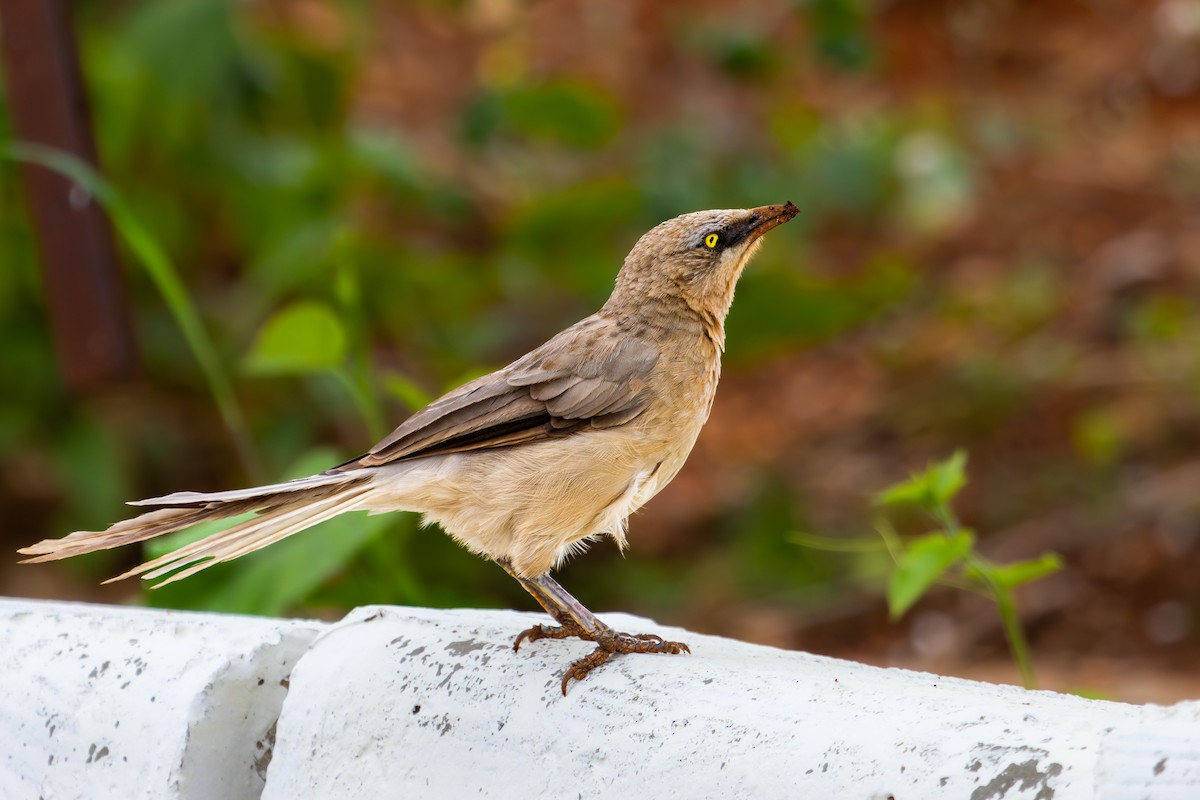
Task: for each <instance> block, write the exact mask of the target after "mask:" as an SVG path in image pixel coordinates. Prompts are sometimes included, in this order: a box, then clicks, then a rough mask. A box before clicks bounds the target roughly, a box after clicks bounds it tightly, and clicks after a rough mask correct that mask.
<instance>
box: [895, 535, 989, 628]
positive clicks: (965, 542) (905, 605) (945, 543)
mask: <svg viewBox="0 0 1200 800" xmlns="http://www.w3.org/2000/svg"><path fill="white" fill-rule="evenodd" d="M974 540H975V537H974V535H973V534H972V533H971V532H970V531H966V530H960V531H958V532H956V533H955V534H954V535H953V536H946V535H945V534H942V533H929V534H926V535H925V536H921V537H919V538H917V539H913V540H911V541H910V542H908V544H907V547H906V548H905V550H904V554H903V555H902V556H901V557H900V561H899V563H898V564H897V565H896V571H895V572H893V573H892V576H891V578H890V579H889V580H888V589H887V599H888V610H889V612H890V614H891V616H892V619H896V618H898V617H901V616H903V614H904V612H906V611H908V609H909V608H911V607H912V604H913V603H915V602H917V600H919V599H920V597H921V595H923V594H925V591H926V590H927V589H928V588H929V587H930V586H932V585H933V583H934V581H936V580H937V579H938V578H940V577H941V576H942V575H943V574H945V572H946V570H948V569H950V567H952V566H954V564H956V563H957V562H958V561H959V560H961V559H962V557H963V556H965V555H966V554H967V553H968V552H970V550H971V545H972V543H973V542H974Z"/></svg>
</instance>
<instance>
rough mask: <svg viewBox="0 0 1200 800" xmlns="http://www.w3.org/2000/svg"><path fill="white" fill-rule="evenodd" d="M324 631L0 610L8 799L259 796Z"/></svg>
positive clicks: (0, 774) (74, 610) (130, 613)
mask: <svg viewBox="0 0 1200 800" xmlns="http://www.w3.org/2000/svg"><path fill="white" fill-rule="evenodd" d="M317 631H318V628H317V626H316V625H314V624H311V623H306V622H296V621H291V620H273V619H256V618H253V617H235V616H223V615H215V614H187V613H181V612H174V611H155V610H150V609H140V608H124V607H106V606H92V605H82V604H68V603H37V602H32V601H27V600H3V599H0V637H2V638H0V641H3V645H2V646H0V798H5V799H6V800H7V799H9V798H11V799H12V800H17V799H18V798H21V799H23V798H41V797H45V798H55V800H59V799H60V798H101V797H103V798H109V797H111V798H122V799H123V798H204V799H205V800H210V799H211V798H229V799H230V800H241V798H256V797H259V796H260V795H261V793H262V787H263V783H264V777H265V774H266V765H267V764H268V763H269V761H270V756H269V753H270V746H271V742H270V739H271V736H272V735H273V734H272V726H273V725H274V723H275V720H276V718H277V717H278V716H279V707H280V704H281V703H282V702H283V698H284V696H285V695H286V694H287V688H286V684H287V678H288V676H289V675H290V674H291V671H292V668H293V666H294V665H295V663H296V661H297V659H299V658H300V656H301V655H302V654H303V653H304V652H305V650H306V649H307V647H308V645H309V643H310V642H311V641H312V639H313V637H315V636H316V634H317Z"/></svg>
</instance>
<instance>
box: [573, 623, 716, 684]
mask: <svg viewBox="0 0 1200 800" xmlns="http://www.w3.org/2000/svg"><path fill="white" fill-rule="evenodd" d="M583 638H585V639H591V640H592V641H594V642H596V649H595V650H593V651H592V652H591V654H589V655H586V656H584V657H583V658H581V659H579V660H578V661H574V662H572V663H571V666H569V667H567V671H566V672H565V673H563V679H562V693H563V695H564V696H565V695H566V694H567V684H569V683H570V682H571V679H572V678H573V679H575V680H578V681H581V680H583V679H584V678H586V677H587V675H588V673H589V672H591V671H592V670H594V669H595V668H596V667H598V666H600V665H601V664H603V663H604V662H605V661H608V660H609V659H610V658H612V657H613V656H614V655H616V654H617V653H666V654H670V655H678V654H679V653H690V652H692V648H690V647H688V646H687V645H686V644H684V643H683V642H668V641H666V640H665V639H663V638H662V637H661V636H655V635H654V634H652V633H639V634H630V633H618V632H617V631H614V630H612V629H609V630H607V631H604V632H603V633H601V634H600V635H599V636H596V637H592V636H585V637H583Z"/></svg>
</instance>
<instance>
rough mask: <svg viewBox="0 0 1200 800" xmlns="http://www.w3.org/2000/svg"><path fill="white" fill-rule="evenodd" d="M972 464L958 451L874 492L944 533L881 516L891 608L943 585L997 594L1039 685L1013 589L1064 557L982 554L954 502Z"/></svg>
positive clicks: (831, 543) (1032, 682) (858, 546)
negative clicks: (1005, 559)
mask: <svg viewBox="0 0 1200 800" xmlns="http://www.w3.org/2000/svg"><path fill="white" fill-rule="evenodd" d="M966 464H967V456H966V454H965V453H963V452H962V451H958V452H956V453H954V455H952V456H950V457H949V458H948V459H946V460H945V461H941V462H938V463H935V464H931V465H930V466H929V467H928V468H927V469H926V470H925V471H924V472H922V473H920V474H917V475H913V476H912V477H911V478H909V479H908V480H906V481H903V482H901V483H897V484H895V485H894V486H890V487H888V488H887V489H884V490H883V491H882V492H879V493H878V494H876V495H875V496H874V498H873V503H874V505H875V506H877V507H879V508H882V509H889V508H895V507H900V506H916V507H917V508H919V509H921V510H922V511H924V512H926V513H927V514H928V515H929V516H930V517H932V518H933V520H934V521H935V522H936V523H937V525H938V529H937V530H935V531H932V532H930V533H926V534H924V535H921V536H916V537H901V536H900V535H899V534H898V533H897V532H896V530H895V528H894V527H893V526H892V524H891V522H890V521H889V520H888V519H887V517H886V516H883V517H881V518H880V519H879V520H878V521H877V529H878V531H879V534H880V536H881V537H882V539H883V544H884V546H885V547H886V548H887V550H888V552H889V553H890V554H891V556H892V559H893V561H894V562H895V567H894V568H893V569H892V570H891V574H890V575H889V576H888V583H887V602H888V611H889V613H890V614H891V616H892V619H899V618H900V617H902V616H903V615H904V614H905V612H907V611H908V610H909V609H910V608H912V606H913V604H914V603H916V602H917V601H918V600H920V599H921V597H923V596H924V595H925V593H926V592H928V591H929V589H930V588H931V587H932V586H934V585H935V584H943V585H949V586H953V587H956V588H961V589H967V590H970V591H976V592H979V593H981V594H984V595H987V596H988V597H991V598H992V600H993V601H995V603H996V608H997V610H998V611H999V613H1000V619H1001V622H1002V624H1003V626H1004V634H1005V636H1006V638H1007V639H1008V646H1009V650H1010V651H1011V653H1012V657H1013V661H1015V662H1016V665H1017V668H1018V669H1019V670H1020V672H1021V680H1022V682H1023V683H1024V685H1025V687H1026V688H1028V689H1032V688H1035V686H1036V682H1037V681H1036V678H1035V675H1034V671H1033V662H1032V661H1031V659H1030V655H1029V643H1028V642H1027V641H1026V638H1025V632H1024V630H1022V628H1021V622H1020V619H1019V618H1018V616H1017V610H1016V600H1015V598H1014V595H1013V590H1014V589H1015V588H1016V587H1018V586H1021V585H1022V584H1026V583H1030V582H1031V581H1035V580H1038V579H1039V578H1044V577H1046V576H1047V575H1051V574H1053V573H1055V572H1057V571H1058V570H1059V569H1061V568H1062V562H1061V560H1060V559H1059V557H1058V556H1057V555H1054V554H1053V553H1047V554H1045V555H1042V556H1040V557H1038V558H1034V559H1030V560H1028V561H1018V562H1014V563H1011V564H996V563H993V562H991V561H989V560H988V559H986V558H984V557H983V556H982V555H980V554H979V552H978V551H977V550H976V549H975V534H974V532H973V531H971V530H968V529H966V528H963V527H962V526H961V525H959V523H958V519H957V517H956V516H955V514H954V510H953V509H952V508H951V501H953V499H954V497H955V495H957V494H958V492H959V491H960V490H961V489H962V488H963V486H965V485H966V483H967V476H966ZM797 541H798V542H799V543H800V544H803V545H806V546H809V547H814V548H819V549H829V550H838V551H843V552H846V551H863V550H866V549H868V548H869V547H871V546H872V545H873V544H874V543H873V542H869V541H862V540H859V541H853V540H851V541H846V540H844V539H833V538H829V537H821V536H812V535H802V536H800V537H798V538H797Z"/></svg>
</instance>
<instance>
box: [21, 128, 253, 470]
mask: <svg viewBox="0 0 1200 800" xmlns="http://www.w3.org/2000/svg"><path fill="white" fill-rule="evenodd" d="M0 157H4V158H9V159H12V160H14V161H20V162H25V163H29V164H38V165H40V166H43V167H46V168H47V169H51V170H53V171H55V172H57V173H59V174H60V175H64V176H66V177H67V178H70V179H71V180H73V181H75V182H76V183H77V184H79V185H80V186H82V187H83V188H84V189H85V190H87V192H88V193H89V194H91V195H92V196H93V197H95V198H96V200H97V201H99V203H100V204H101V205H102V206H103V207H104V210H105V211H107V212H108V216H109V219H111V220H112V223H113V227H114V228H115V229H116V230H117V232H118V233H119V234H120V235H121V238H123V239H124V240H125V243H126V244H127V245H128V246H129V249H130V251H131V252H132V253H133V255H134V257H135V258H136V260H137V262H138V263H139V264H141V266H142V268H143V269H145V270H146V273H147V274H148V275H149V276H150V280H151V281H153V283H154V285H155V287H156V288H157V289H158V291H159V293H160V294H161V295H162V298H163V301H164V302H165V303H166V304H167V308H168V309H170V311H171V314H172V316H174V317H175V322H176V324H178V325H179V328H180V330H181V331H182V332H183V337H184V339H185V340H186V341H187V344H188V347H189V348H191V351H192V354H193V355H194V356H195V358H196V361H197V362H198V363H199V364H200V369H201V370H202V371H203V372H204V378H205V381H206V382H207V383H208V388H209V391H210V392H211V393H212V396H213V401H214V402H215V403H216V405H217V411H218V412H219V413H220V415H221V420H222V421H223V422H224V423H225V428H226V429H227V430H228V431H229V435H230V437H231V438H232V439H233V443H234V447H235V448H236V450H237V453H238V457H239V458H240V460H241V462H242V466H243V468H244V469H245V470H246V472H247V474H248V475H249V476H250V478H251V479H253V480H261V477H262V468H261V465H260V460H259V457H258V452H257V451H256V450H255V448H254V445H253V441H252V439H251V438H250V434H249V429H248V427H247V425H246V417H245V415H244V414H243V413H242V408H241V406H240V405H239V404H238V401H237V397H236V395H235V394H234V391H233V384H232V383H231V381H230V379H229V375H228V373H227V372H226V371H225V368H224V366H223V365H222V364H221V360H220V358H218V356H217V351H216V348H215V347H214V346H213V343H212V340H211V339H209V337H208V333H207V332H206V331H205V330H204V326H203V324H202V323H201V321H200V314H199V313H198V312H197V311H196V307H195V306H194V305H193V304H192V301H191V298H190V297H189V296H188V293H187V289H186V287H185V286H184V284H183V281H181V280H180V278H179V273H178V272H177V271H176V270H175V267H174V265H172V264H171V260H170V259H169V258H168V257H167V255H166V253H165V251H164V250H163V248H162V247H160V246H159V244H158V242H157V240H155V238H154V237H153V236H152V235H151V234H150V232H149V231H147V230H146V228H145V227H144V226H143V225H142V224H141V222H139V221H138V219H137V216H136V215H135V214H134V213H133V210H132V209H131V208H130V206H129V204H128V203H127V202H126V201H125V199H124V198H123V197H122V196H121V194H120V193H119V192H118V191H117V190H116V187H114V186H113V185H112V184H110V183H108V181H106V180H105V179H104V178H103V177H102V176H101V175H100V174H99V173H97V172H96V170H94V169H92V167H91V166H90V165H88V164H87V163H85V162H83V161H81V160H80V159H78V158H76V157H75V156H73V155H71V154H70V153H65V152H63V151H61V150H56V149H54V148H52V147H45V146H43V145H37V144H28V143H23V142H5V143H0Z"/></svg>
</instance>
